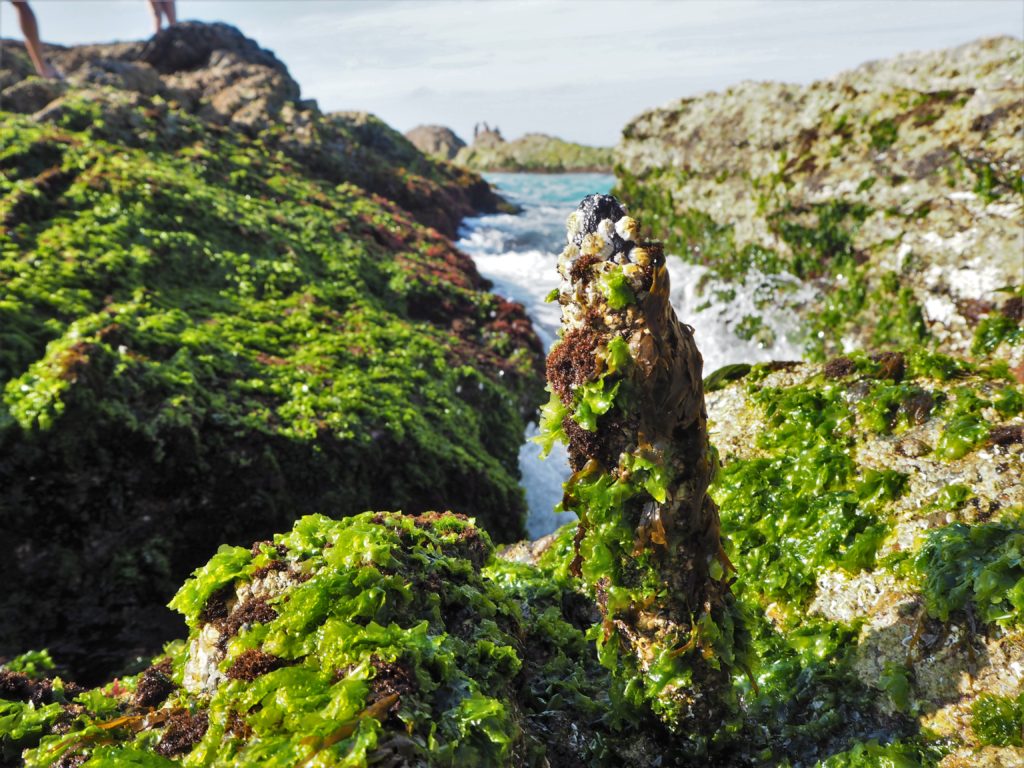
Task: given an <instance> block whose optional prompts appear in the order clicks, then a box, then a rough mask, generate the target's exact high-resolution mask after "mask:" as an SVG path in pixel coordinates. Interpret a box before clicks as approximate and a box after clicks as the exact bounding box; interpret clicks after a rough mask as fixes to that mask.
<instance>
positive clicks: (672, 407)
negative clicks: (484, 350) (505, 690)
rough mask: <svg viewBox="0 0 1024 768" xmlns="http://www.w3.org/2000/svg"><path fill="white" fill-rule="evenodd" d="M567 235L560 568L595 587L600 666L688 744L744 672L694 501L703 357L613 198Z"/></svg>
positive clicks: (555, 396)
mask: <svg viewBox="0 0 1024 768" xmlns="http://www.w3.org/2000/svg"><path fill="white" fill-rule="evenodd" d="M568 230H569V231H568V241H569V242H568V245H567V246H566V248H565V250H564V251H563V252H562V254H561V256H560V257H559V264H558V268H559V274H560V275H561V278H562V279H561V282H560V285H559V290H558V298H557V300H558V302H559V304H560V305H561V308H562V330H561V334H560V337H559V339H558V341H557V342H556V343H555V345H554V347H553V348H552V350H551V353H550V354H549V356H548V362H547V374H548V384H549V389H550V390H551V400H550V402H549V404H548V405H547V406H546V407H545V415H544V419H543V430H542V434H541V437H540V439H541V440H542V441H544V442H548V443H549V442H550V441H553V440H555V439H559V440H561V441H563V442H565V443H566V445H567V446H568V452H569V463H570V465H571V467H572V469H573V472H574V474H573V475H572V476H571V477H570V478H569V480H568V481H567V482H566V485H565V500H564V501H563V506H564V507H565V508H566V509H570V510H572V511H574V512H576V514H577V515H578V517H579V519H580V522H579V525H578V527H577V531H576V533H575V535H574V541H573V550H574V552H573V559H572V562H571V564H570V572H571V573H573V574H574V575H576V576H578V577H580V578H582V580H583V581H584V583H586V584H587V585H588V587H589V588H590V589H591V590H592V591H593V593H594V594H595V595H596V599H597V603H598V606H599V607H600V610H601V614H602V618H603V622H602V631H601V635H600V637H599V642H598V644H599V648H600V649H601V658H602V662H603V663H605V664H606V665H607V666H608V667H609V668H611V669H612V670H614V672H615V674H616V675H617V676H619V677H621V678H622V680H623V684H624V687H625V690H626V695H627V696H629V697H631V698H632V699H633V700H634V701H635V702H636V703H638V704H639V703H641V702H645V703H648V704H649V705H650V706H651V708H652V709H653V710H654V711H655V712H656V713H658V714H659V715H660V716H661V717H662V719H663V720H664V721H665V723H666V725H667V726H668V727H669V728H671V729H673V730H675V731H678V732H680V733H685V734H686V735H687V737H688V738H690V739H691V740H692V741H693V742H694V744H695V751H699V750H700V749H703V748H704V744H705V743H706V742H707V741H709V740H710V739H711V737H712V736H713V735H714V733H715V731H716V730H717V728H718V727H719V725H720V724H721V723H722V722H723V721H724V719H725V717H726V714H727V712H728V710H729V708H730V706H732V705H733V704H734V701H733V697H732V683H731V677H732V673H733V672H734V671H735V670H738V669H743V668H746V667H748V660H747V658H746V656H747V650H748V649H747V642H746V640H747V637H746V628H745V626H744V619H743V617H742V616H741V612H740V610H739V608H738V606H737V605H736V603H735V601H734V600H733V596H732V594H731V593H730V590H729V579H730V578H731V575H732V571H733V570H734V569H733V566H732V564H731V563H730V562H729V558H728V557H727V556H726V554H725V551H724V550H723V548H722V544H721V541H720V537H719V520H718V510H717V509H716V507H715V504H714V502H713V501H712V499H711V498H710V497H709V496H708V494H707V489H708V485H709V483H710V481H711V478H712V475H713V473H714V471H715V458H714V454H713V452H712V451H711V448H710V446H709V443H708V437H707V427H706V418H707V416H706V412H705V408H704V390H703V387H702V381H701V367H702V364H703V363H702V360H701V356H700V353H699V352H698V351H697V346H696V343H695V342H694V340H693V332H692V330H691V329H690V328H689V327H687V326H684V325H683V324H682V323H680V322H679V320H678V319H677V318H676V316H675V313H674V312H673V310H672V307H671V305H670V304H669V301H668V296H669V287H668V280H669V278H668V271H667V269H666V268H665V259H664V256H663V254H662V252H661V249H660V246H659V245H658V244H655V243H645V242H638V241H637V233H638V230H639V225H638V224H637V222H636V221H635V220H634V219H632V218H630V217H628V216H626V212H625V210H624V209H623V208H622V206H621V205H620V204H619V203H618V201H616V200H615V199H614V198H613V197H610V196H608V195H591V196H589V197H587V198H585V199H584V200H583V202H582V203H581V204H580V206H579V208H578V209H577V210H576V212H574V213H573V214H572V216H570V218H569V223H568Z"/></svg>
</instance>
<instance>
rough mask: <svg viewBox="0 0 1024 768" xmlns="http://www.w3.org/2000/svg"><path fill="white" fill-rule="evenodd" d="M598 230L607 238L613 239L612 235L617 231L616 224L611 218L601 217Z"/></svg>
mask: <svg viewBox="0 0 1024 768" xmlns="http://www.w3.org/2000/svg"><path fill="white" fill-rule="evenodd" d="M597 231H598V233H600V235H601V237H603V238H604V239H605V240H608V241H611V239H612V235H613V234H614V233H615V224H613V223H612V220H611V219H601V221H600V223H599V224H598V225H597Z"/></svg>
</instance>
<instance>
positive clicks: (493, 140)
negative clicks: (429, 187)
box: [453, 130, 612, 173]
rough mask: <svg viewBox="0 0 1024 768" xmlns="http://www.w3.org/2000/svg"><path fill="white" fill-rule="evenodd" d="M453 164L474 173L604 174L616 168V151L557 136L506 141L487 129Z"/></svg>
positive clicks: (460, 152) (528, 135)
mask: <svg viewBox="0 0 1024 768" xmlns="http://www.w3.org/2000/svg"><path fill="white" fill-rule="evenodd" d="M453 162H454V163H455V164H456V165H460V166H463V167H466V168H470V169H472V170H474V171H510V172H517V173H518V172H528V173H573V172H580V173H582V172H591V171H593V172H602V173H608V172H610V171H611V168H612V152H611V150H610V149H608V148H605V147H588V146H585V145H583V144H574V143H573V142H570V141H564V140H562V139H560V138H558V137H556V136H548V135H546V134H543V133H528V134H526V135H525V136H521V137H520V138H518V139H514V140H513V141H506V140H505V139H504V138H503V137H502V136H501V133H500V132H498V131H497V130H485V131H481V132H480V134H479V135H478V136H477V137H476V138H475V139H474V140H473V143H472V144H471V145H470V146H468V147H463V148H462V149H460V150H459V152H458V154H456V155H455V158H454V160H453Z"/></svg>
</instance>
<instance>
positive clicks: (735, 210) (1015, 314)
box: [616, 37, 1024, 375]
mask: <svg viewBox="0 0 1024 768" xmlns="http://www.w3.org/2000/svg"><path fill="white" fill-rule="evenodd" d="M1022 60H1024V45H1022V43H1021V41H1020V40H1019V39H1014V38H1008V37H1007V38H995V39H990V40H981V41H978V42H975V43H971V44H968V45H964V46H961V47H959V48H954V49H950V50H947V51H939V52H934V53H925V54H908V55H905V56H900V57H897V58H895V59H891V60H887V61H882V62H873V63H870V64H866V65H864V66H862V67H859V68H857V69H854V70H852V71H850V72H845V73H843V74H840V75H838V76H836V77H834V78H832V79H830V80H823V81H819V82H816V83H813V84H812V85H809V86H797V85H787V84H782V83H742V84H740V85H737V86H734V87H732V88H729V89H727V90H725V91H722V92H720V93H710V94H706V95H703V96H698V97H695V98H687V99H682V100H679V101H677V102H674V103H672V104H670V105H668V106H666V107H663V108H660V109H655V110H651V111H649V112H646V113H644V114H643V115H640V116H639V117H637V118H636V119H634V120H633V121H632V122H631V123H630V124H629V125H628V126H626V128H625V129H624V131H623V138H622V141H621V143H620V144H619V146H618V148H617V150H616V158H617V162H618V163H619V164H620V170H619V184H618V191H619V194H620V195H621V196H623V197H624V198H625V199H626V201H627V202H629V203H631V204H634V205H636V206H638V207H639V208H642V209H643V210H645V211H647V212H648V213H649V215H650V223H651V227H652V231H653V232H654V234H655V235H656V236H659V237H662V238H665V239H666V240H667V247H668V250H669V251H670V252H671V253H673V254H676V255H679V256H682V257H683V258H685V259H688V260H692V261H694V262H697V263H701V264H707V265H709V266H711V267H712V268H713V270H714V271H715V273H716V274H717V275H718V276H719V277H721V278H722V279H724V280H726V281H735V280H741V281H753V282H755V283H756V284H757V285H758V286H759V291H758V296H759V302H760V305H761V309H760V310H759V311H760V312H761V313H770V312H773V311H778V310H779V309H780V308H783V307H787V306H793V305H794V301H793V300H792V299H791V298H790V296H791V295H792V289H791V287H790V285H791V284H790V282H789V281H787V280H786V279H785V275H786V274H791V275H796V276H797V277H799V278H801V279H803V280H806V281H810V283H811V284H812V285H813V286H814V287H815V288H816V290H817V296H816V298H814V299H811V300H806V301H804V300H803V299H801V303H799V304H796V305H795V306H793V308H794V309H795V310H796V311H797V312H798V313H799V314H800V315H801V316H802V317H803V318H804V320H805V329H806V344H807V348H808V351H809V352H810V353H811V354H812V355H815V356H819V357H820V356H827V355H832V354H837V353H840V352H843V351H849V350H852V349H869V350H870V349H882V348H896V347H900V346H908V345H916V344H927V345H935V346H937V348H939V349H942V350H945V351H947V352H953V353H957V354H962V355H973V356H976V357H977V358H979V359H984V358H986V357H987V356H988V355H989V354H992V353H994V354H997V355H998V356H999V357H1001V358H1003V359H1006V360H1008V361H1009V362H1010V364H1011V366H1013V367H1017V366H1020V365H1021V364H1022V363H1024V325H1022V314H1021V306H1022V303H1021V302H1022V296H1024V294H1022V290H1024V288H1022V285H1024V262H1022V255H1021V254H1022V253H1024V226H1022V224H1021V221H1022V215H1024V213H1022V212H1024V186H1022V160H1024V157H1022V151H1024V150H1022V147H1024V140H1022V133H1021V131H1022V127H1021V126H1022V121H1024V90H1022V85H1021V79H1020V78H1021V74H1020V73H1021V62H1022ZM707 289H708V295H709V296H710V295H711V294H712V292H714V291H723V292H725V293H728V291H729V286H728V285H714V284H711V283H709V284H708V286H707ZM759 318H760V316H759V315H757V314H754V315H751V316H750V317H749V318H746V319H744V323H743V325H744V326H745V327H746V329H747V332H748V333H754V332H756V330H757V327H758V326H759V325H760V323H759ZM765 341H766V342H768V343H770V341H771V339H766V340H765ZM1022 370H1024V369H1022ZM1022 375H1024V373H1022Z"/></svg>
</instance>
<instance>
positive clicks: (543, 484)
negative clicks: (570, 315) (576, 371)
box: [457, 173, 810, 538]
mask: <svg viewBox="0 0 1024 768" xmlns="http://www.w3.org/2000/svg"><path fill="white" fill-rule="evenodd" d="M487 180H488V181H490V182H491V183H492V184H494V185H495V186H496V187H497V188H498V191H499V192H500V193H501V194H502V195H503V196H504V197H505V198H506V199H508V200H511V201H513V202H515V203H517V204H518V205H519V206H520V207H521V208H522V212H521V213H520V214H517V215H510V214H494V215H489V216H480V217H475V218H470V219H466V220H465V221H464V222H463V225H462V229H461V230H460V232H459V238H460V239H459V241H458V243H457V245H458V247H459V248H461V249H462V250H463V251H465V252H466V253H468V254H469V255H470V256H472V257H473V260H474V261H475V262H476V265H477V269H479V270H480V273H481V274H482V275H483V276H484V277H486V278H488V279H489V280H491V281H492V282H493V283H494V291H495V292H496V293H499V294H501V295H502V296H505V297H507V298H510V299H512V300H514V301H518V302H520V303H521V304H523V305H524V306H525V307H526V312H527V314H529V316H530V318H531V320H532V321H533V324H534V327H535V328H536V330H537V335H538V336H540V338H541V341H543V342H544V347H545V349H546V350H549V349H550V348H551V345H552V344H553V343H554V342H555V339H556V338H557V337H558V327H559V322H560V310H559V306H558V304H556V303H551V304H548V303H546V302H545V301H544V298H545V296H547V295H548V294H549V293H550V292H551V290H552V289H553V288H556V287H558V274H557V272H556V271H555V265H556V263H557V260H558V254H559V253H560V252H561V250H562V248H563V247H564V246H565V220H566V218H568V216H569V214H570V213H572V211H573V210H574V209H575V208H576V206H577V205H578V204H579V201H580V200H581V199H582V198H583V197H585V196H586V195H589V194H593V193H601V194H607V193H608V192H609V191H610V190H611V188H612V186H613V184H614V183H615V178H614V176H611V175H610V174H601V173H579V174H532V173H493V174H487ZM633 214H634V215H635V216H637V218H639V219H640V220H641V222H642V220H643V212H642V211H635V212H633ZM667 264H668V269H669V276H670V279H671V301H672V306H673V308H674V309H675V310H676V314H677V315H678V316H679V318H680V319H681V320H682V321H683V322H685V323H688V324H689V325H691V326H693V328H694V335H695V337H696V340H697V345H698V347H699V348H700V350H701V354H702V355H703V357H704V374H705V376H706V375H707V374H709V373H711V372H712V371H714V370H716V369H717V368H719V367H721V366H723V365H728V364H731V363H739V362H748V363H755V362H765V361H768V360H799V359H800V357H801V343H800V340H799V337H798V324H797V321H796V319H795V317H793V316H791V315H790V314H789V313H787V312H774V311H773V312H771V313H766V312H765V311H764V294H765V289H766V286H770V287H771V289H772V290H774V291H776V292H784V293H785V294H786V296H787V300H788V301H793V302H797V303H798V302H799V300H800V299H801V297H802V295H804V294H807V295H809V293H810V292H809V289H808V288H807V287H805V286H803V285H801V284H800V283H799V282H798V281H796V279H795V278H791V277H787V276H771V277H770V278H769V277H766V276H760V275H749V276H748V277H747V280H746V281H745V282H744V283H743V284H734V283H724V282H720V281H716V282H709V281H708V280H707V279H706V275H707V270H706V269H705V268H703V267H700V266H694V265H691V264H686V263H685V262H683V261H682V260H681V259H678V258H673V257H671V256H670V257H669V258H668V260H667ZM702 283H703V285H702ZM748 315H757V316H759V317H762V318H763V324H764V325H763V327H764V331H763V332H762V333H761V334H760V335H759V336H758V337H755V338H752V339H748V340H744V339H741V338H740V337H738V336H737V335H736V328H737V325H738V324H739V323H740V322H741V320H742V319H743V318H744V317H746V316H748ZM536 433H537V426H536V424H530V425H529V426H528V427H527V430H526V435H525V436H524V441H523V445H522V448H521V449H520V451H519V468H520V471H521V473H522V477H523V487H524V489H525V492H526V502H527V506H528V507H529V517H528V518H527V531H528V533H529V535H530V537H531V538H537V537H539V536H543V535H545V534H547V533H550V532H551V531H553V530H554V529H555V528H557V527H559V526H561V525H564V524H565V523H567V522H570V521H571V520H573V519H574V518H573V517H572V516H571V513H556V512H555V511H554V510H555V506H556V505H557V504H558V503H559V502H560V501H561V499H562V483H564V482H565V480H566V479H567V478H568V477H569V474H570V472H569V464H568V460H567V457H566V454H565V450H564V448H562V447H561V446H557V445H556V446H555V449H554V450H552V452H551V455H550V456H548V458H547V459H543V460H542V459H541V458H540V447H539V446H538V445H536V444H535V443H533V442H532V441H531V440H530V438H532V437H533V436H534V435H536ZM712 439H713V436H712Z"/></svg>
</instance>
